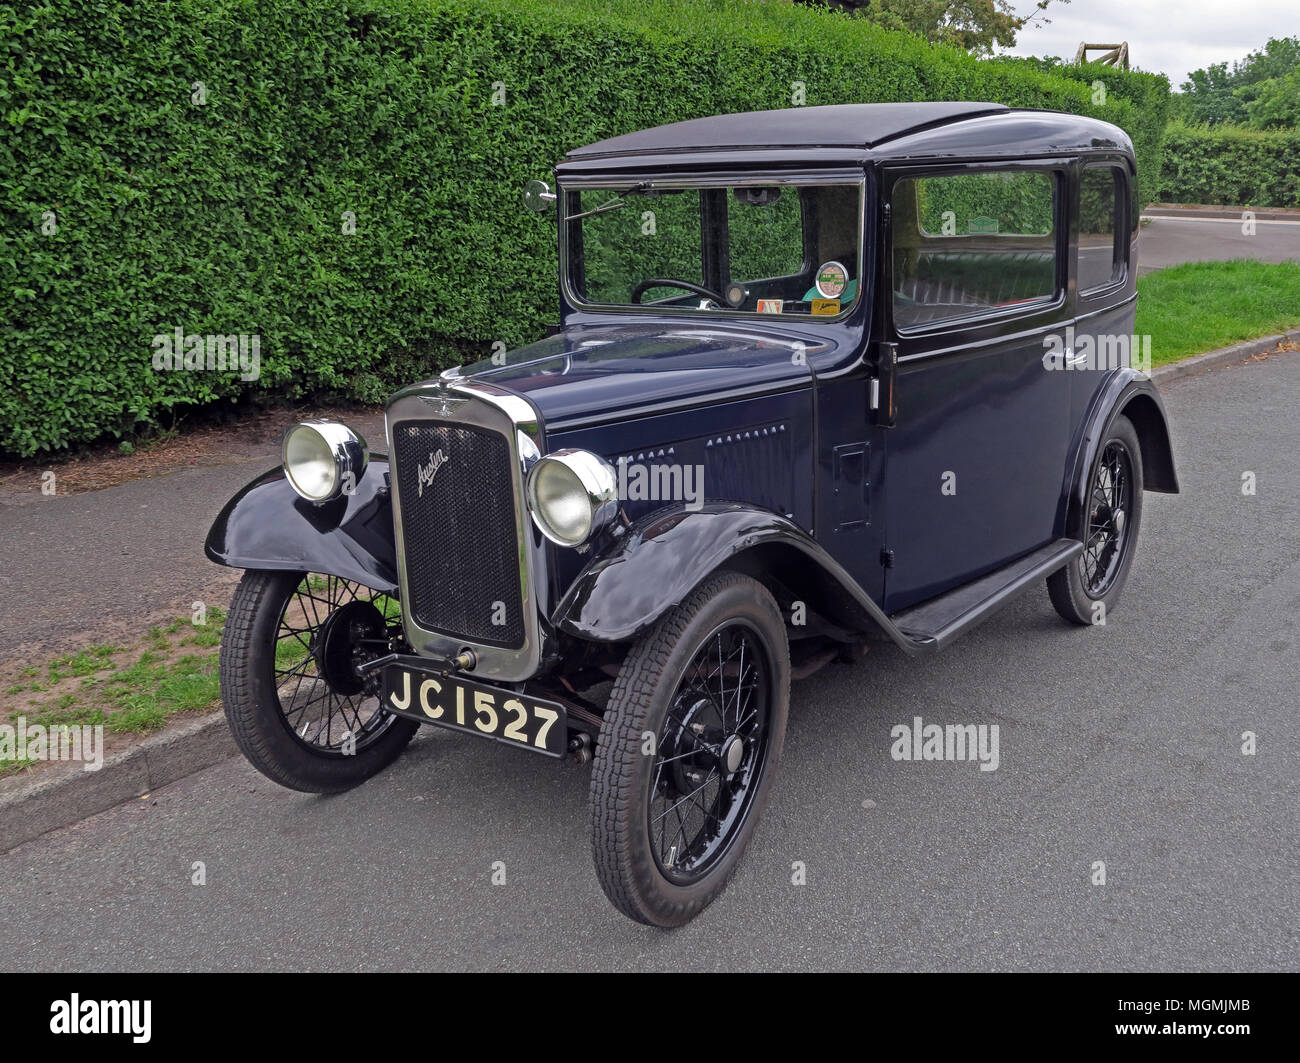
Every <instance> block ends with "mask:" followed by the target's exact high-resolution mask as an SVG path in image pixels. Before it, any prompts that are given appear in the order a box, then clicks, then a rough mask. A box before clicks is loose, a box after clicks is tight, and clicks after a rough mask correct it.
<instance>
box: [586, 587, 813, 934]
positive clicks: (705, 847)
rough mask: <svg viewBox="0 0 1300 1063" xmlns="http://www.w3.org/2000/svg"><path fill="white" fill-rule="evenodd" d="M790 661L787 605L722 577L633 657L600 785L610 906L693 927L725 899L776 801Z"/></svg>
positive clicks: (617, 695)
mask: <svg viewBox="0 0 1300 1063" xmlns="http://www.w3.org/2000/svg"><path fill="white" fill-rule="evenodd" d="M789 702H790V653H789V647H788V644H787V642H786V634H785V624H784V622H783V620H782V617H781V612H780V609H779V608H778V606H777V604H776V601H775V600H774V599H773V598H772V596H771V594H769V593H768V591H767V590H766V588H764V587H763V586H762V584H760V583H758V582H757V581H756V580H754V579H751V578H750V577H748V576H745V575H741V574H740V573H734V572H728V573H721V574H719V575H717V576H714V577H712V578H711V579H709V580H707V581H706V582H705V583H704V584H702V585H701V586H700V587H698V588H697V589H696V590H695V591H693V592H692V593H691V595H690V596H689V597H688V598H687V599H686V600H685V601H684V602H682V603H681V605H679V606H677V607H675V608H674V609H672V610H670V611H669V612H668V613H667V614H666V615H665V616H664V617H663V618H662V619H661V620H660V621H659V623H658V624H657V625H656V626H655V628H654V629H653V630H652V631H651V632H650V633H649V634H647V635H646V636H644V637H643V638H642V639H641V640H640V641H639V642H637V644H636V645H635V646H634V647H633V648H632V649H631V651H630V652H629V653H628V655H627V658H626V659H625V661H624V662H623V666H622V668H621V669H620V670H619V675H618V679H617V681H616V682H615V684H614V688H613V690H612V692H611V693H610V697H609V703H608V705H607V707H606V710H605V719H604V723H603V725H602V726H601V730H600V741H599V744H598V746H597V750H596V758H595V763H594V765H593V771H592V780H591V825H592V850H593V855H594V857H595V861H596V873H597V875H598V877H599V879H600V884H601V886H602V888H603V889H604V891H605V894H606V896H608V897H609V899H610V900H611V901H612V902H613V903H614V905H615V907H617V908H618V909H619V910H620V911H621V912H623V913H624V914H625V915H627V916H629V917H630V918H632V919H635V920H637V921H638V922H642V923H648V924H650V925H652V926H661V927H672V926H680V925H682V924H683V923H686V922H688V921H689V920H690V919H692V918H693V917H694V916H695V915H696V914H698V913H699V912H700V911H701V910H702V909H704V908H705V907H706V906H707V905H708V904H710V903H711V902H712V901H713V900H714V899H715V898H716V897H717V896H718V894H720V893H721V892H722V891H723V889H724V888H725V887H726V885H727V881H728V879H729V878H730V877H731V875H732V873H733V872H734V871H735V869H736V866H737V864H738V863H739V862H740V858H741V855H742V853H743V852H744V850H745V847H746V845H748V843H749V839H750V837H751V836H752V834H753V832H754V826H755V823H756V821H757V819H758V814H759V812H760V810H761V809H762V807H763V805H764V804H765V803H766V800H767V795H768V791H769V790H770V788H771V784H772V778H773V776H774V774H775V772H776V767H777V763H778V761H779V760H780V758H781V748H782V746H783V745H784V742H785V725H786V716H787V712H788V708H789Z"/></svg>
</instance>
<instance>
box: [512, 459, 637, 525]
mask: <svg viewBox="0 0 1300 1063" xmlns="http://www.w3.org/2000/svg"><path fill="white" fill-rule="evenodd" d="M528 508H529V510H530V511H531V512H532V515H533V522H534V523H535V524H536V525H537V527H538V528H540V529H541V532H542V534H543V535H545V536H546V537H547V538H548V539H550V540H551V542H553V543H558V544H559V545H560V546H581V545H582V544H583V543H585V542H586V541H587V540H588V539H590V538H591V537H592V536H593V535H595V534H596V533H597V532H598V531H600V529H601V528H603V527H605V525H607V524H608V523H609V522H610V521H611V520H613V519H614V515H615V514H616V513H617V512H618V474H617V473H616V472H615V471H614V467H613V466H612V465H610V463H609V462H607V461H606V460H605V459H604V458H602V457H599V456H598V455H596V454H592V453H591V452H590V451H587V450H557V451H556V452H555V453H554V454H548V455H547V456H546V457H544V458H541V459H540V460H538V461H537V463H536V464H535V465H533V467H532V469H530V470H529V472H528Z"/></svg>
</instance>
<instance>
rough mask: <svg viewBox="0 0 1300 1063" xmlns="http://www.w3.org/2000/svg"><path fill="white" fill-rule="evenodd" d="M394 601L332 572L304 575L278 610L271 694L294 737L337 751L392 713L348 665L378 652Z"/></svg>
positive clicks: (396, 613)
mask: <svg viewBox="0 0 1300 1063" xmlns="http://www.w3.org/2000/svg"><path fill="white" fill-rule="evenodd" d="M400 618H401V611H400V607H399V606H398V604H397V602H395V601H394V600H393V599H392V598H390V597H389V596H388V595H386V594H382V593H380V592H378V591H373V590H371V589H369V588H367V587H362V586H361V585H360V584H359V583H353V582H350V581H348V580H345V579H341V578H340V577H338V576H319V575H314V574H312V575H307V576H304V577H303V578H302V580H301V582H299V584H298V585H297V587H295V588H294V589H293V591H292V592H291V593H290V595H289V597H288V598H287V600H286V601H285V603H284V609H283V610H282V612H281V613H280V623H279V628H278V630H277V632H276V644H275V658H274V675H275V690H276V697H277V699H278V700H279V703H280V711H281V712H282V713H283V714H284V720H285V723H286V724H287V725H288V726H289V729H290V730H291V731H292V732H293V734H294V737H295V738H297V739H298V740H299V741H300V742H303V743H305V744H306V745H308V746H311V747H313V748H314V749H316V750H317V751H320V752H326V753H335V754H338V755H345V754H346V753H347V752H351V751H356V750H360V749H363V748H365V747H366V746H367V745H369V744H370V743H372V742H374V741H375V740H376V739H377V738H378V737H379V736H380V735H381V734H382V733H383V731H384V729H385V728H386V727H388V726H390V725H391V724H392V722H393V719H394V717H393V716H392V714H390V713H387V712H385V711H383V709H381V708H380V706H379V698H378V694H377V692H375V691H372V690H368V689H367V688H366V686H365V685H364V684H363V683H362V682H361V680H360V678H359V677H358V676H357V675H356V671H355V668H356V665H358V664H360V663H362V662H363V661H364V660H366V659H367V658H373V657H378V656H381V655H382V648H383V644H384V643H385V642H386V641H387V638H388V634H389V630H388V629H389V627H390V625H392V624H393V623H400Z"/></svg>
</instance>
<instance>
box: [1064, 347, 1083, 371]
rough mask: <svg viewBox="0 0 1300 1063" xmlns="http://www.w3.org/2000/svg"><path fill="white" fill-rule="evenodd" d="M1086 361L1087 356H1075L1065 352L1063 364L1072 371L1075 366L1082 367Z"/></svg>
mask: <svg viewBox="0 0 1300 1063" xmlns="http://www.w3.org/2000/svg"><path fill="white" fill-rule="evenodd" d="M1087 360H1088V356H1087V354H1075V353H1074V352H1073V351H1068V350H1067V351H1066V352H1065V364H1066V367H1067V368H1070V369H1073V368H1074V367H1075V366H1079V365H1083V363H1084V362H1086V361H1087Z"/></svg>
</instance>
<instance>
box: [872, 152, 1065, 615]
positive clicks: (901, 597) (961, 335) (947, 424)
mask: <svg viewBox="0 0 1300 1063" xmlns="http://www.w3.org/2000/svg"><path fill="white" fill-rule="evenodd" d="M1070 165H1071V161H1070V160H1051V161H1043V162H1023V161H1020V162H999V163H986V164H977V165H966V166H933V167H898V168H890V169H888V170H886V173H885V179H884V181H883V183H882V187H883V196H884V197H885V198H884V202H885V203H886V204H887V206H888V211H887V218H886V223H885V226H884V234H883V237H884V243H885V253H884V255H883V263H882V265H883V276H884V279H885V283H884V284H883V285H882V293H881V296H882V297H881V302H882V303H883V304H884V305H883V306H882V307H881V310H882V315H881V317H882V322H883V327H884V328H883V333H882V335H883V336H884V339H885V342H886V343H887V344H893V345H894V346H893V347H892V348H889V351H890V353H891V355H893V356H896V370H895V377H894V382H893V384H894V396H895V413H894V425H893V427H892V428H890V429H889V430H888V433H887V441H886V443H885V446H886V455H885V467H884V483H883V485H882V486H883V505H884V509H885V537H886V559H887V563H888V565H889V567H888V570H887V572H886V574H885V580H886V587H885V607H886V609H887V610H888V611H891V612H892V611H896V610H899V609H903V608H906V607H907V606H909V605H912V604H914V603H916V602H920V601H924V600H926V599H928V598H931V597H934V596H935V595H938V594H941V593H943V592H944V591H947V590H949V589H951V588H952V587H954V586H957V585H959V584H961V583H965V582H967V581H969V580H972V579H975V578H978V577H979V576H981V575H984V574H985V573H987V572H990V571H992V570H993V569H995V568H997V567H999V566H1001V565H1003V564H1005V563H1006V562H1008V561H1010V560H1013V559H1015V558H1016V557H1019V556H1021V555H1023V554H1025V553H1028V552H1029V551H1031V550H1034V549H1036V548H1037V547H1039V546H1041V545H1043V544H1045V543H1047V542H1049V541H1050V540H1051V539H1052V538H1053V534H1054V523H1055V519H1056V514H1057V508H1058V502H1059V499H1060V492H1061V484H1062V478H1063V475H1064V470H1065V465H1066V459H1067V451H1068V447H1069V429H1068V425H1069V406H1070V393H1069V376H1070V374H1069V373H1068V372H1065V371H1062V370H1063V369H1064V364H1063V358H1062V357H1060V356H1058V357H1056V358H1055V359H1053V358H1051V357H1045V355H1051V354H1052V353H1053V352H1054V351H1058V350H1059V348H1060V347H1062V346H1063V345H1064V342H1065V335H1064V331H1065V328H1066V326H1067V325H1069V324H1070V319H1069V305H1070V304H1069V301H1068V299H1067V273H1066V257H1067V251H1068V248H1069V220H1068V219H1069V209H1068V204H1069V188H1070V184H1069V168H1070Z"/></svg>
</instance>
